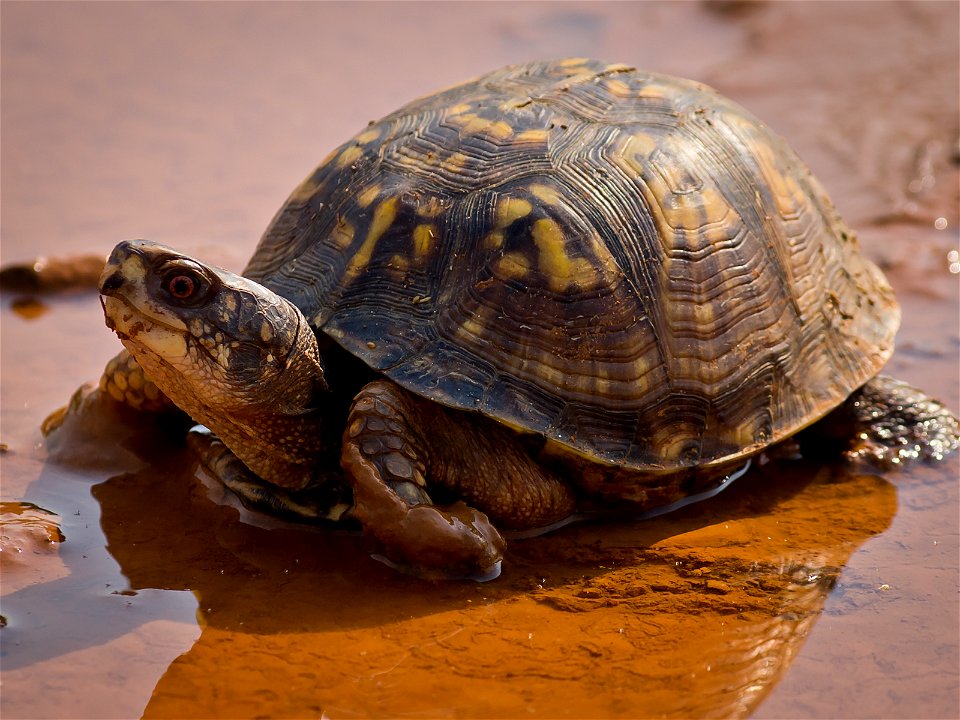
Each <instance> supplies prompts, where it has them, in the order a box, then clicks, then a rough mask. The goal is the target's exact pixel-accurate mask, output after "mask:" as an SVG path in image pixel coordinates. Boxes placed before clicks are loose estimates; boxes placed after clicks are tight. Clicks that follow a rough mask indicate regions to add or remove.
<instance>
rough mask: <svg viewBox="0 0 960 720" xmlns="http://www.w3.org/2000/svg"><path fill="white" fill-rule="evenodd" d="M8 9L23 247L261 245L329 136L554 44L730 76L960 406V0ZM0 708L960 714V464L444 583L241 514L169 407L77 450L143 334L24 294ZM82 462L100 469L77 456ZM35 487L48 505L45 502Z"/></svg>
mask: <svg viewBox="0 0 960 720" xmlns="http://www.w3.org/2000/svg"><path fill="white" fill-rule="evenodd" d="M738 8H740V6H739V5H737V4H726V5H723V6H711V7H710V8H706V9H705V8H704V7H703V6H701V5H697V4H681V5H659V4H652V3H651V4H637V5H622V4H617V5H606V4H590V5H579V4H562V5H553V4H523V3H514V4H510V5H509V6H508V5H480V4H471V5H465V4H464V5H455V6H454V5H445V4H440V5H435V6H434V5H430V6H426V5H417V4H404V5H382V6H371V5H369V4H368V5H364V6H363V7H354V6H350V5H345V4H344V5H341V4H317V5H312V4H310V5H308V4H302V5H301V4H295V5H267V4H243V5H221V4H218V5H212V4H175V5H173V4H171V5H165V4H157V5H154V4H105V5H80V4H66V5H64V4H26V3H23V4H20V3H13V4H11V3H4V4H3V6H2V10H0V12H2V21H3V22H2V69H0V72H2V78H0V80H2V93H3V96H2V101H3V102H2V109H0V112H2V117H0V120H2V133H3V135H2V144H3V156H2V163H0V174H2V177H0V180H2V186H3V195H2V228H0V230H2V246H0V259H2V261H3V262H4V263H9V262H13V261H20V260H25V259H28V258H32V257H35V256H37V255H41V254H47V253H55V254H64V253H74V252H82V251H97V252H104V253H105V252H106V251H108V250H109V248H110V247H112V245H113V244H114V243H115V242H116V241H117V240H119V239H122V238H128V237H148V238H150V239H153V240H157V241H160V242H165V243H168V244H171V245H175V246H177V247H180V248H183V249H184V250H187V251H189V252H192V253H195V254H197V255H200V256H202V257H205V258H207V259H209V260H211V261H213V262H216V263H219V264H222V265H225V266H227V267H230V268H232V269H237V268H239V267H241V266H242V265H243V262H244V260H245V258H246V256H247V255H248V254H249V253H250V252H251V251H252V248H253V247H254V245H255V243H256V239H257V237H258V235H259V233H260V232H261V231H262V229H263V228H264V227H265V226H266V224H267V222H268V220H269V218H270V216H271V214H272V213H273V211H274V210H276V208H278V207H279V205H280V203H281V202H282V200H283V198H284V197H285V196H286V194H287V192H289V190H290V189H292V187H293V186H294V185H295V184H296V182H297V181H298V180H299V179H300V178H301V177H303V176H304V175H306V173H307V172H309V171H310V170H311V169H312V167H313V166H314V165H315V164H316V162H318V161H319V160H320V159H321V158H322V157H323V156H324V155H325V154H326V153H327V151H328V150H329V149H330V148H332V147H333V146H334V145H336V144H337V143H339V142H340V141H342V140H343V139H344V138H346V137H348V136H349V135H350V134H352V133H353V132H355V131H356V130H357V129H358V128H360V127H362V126H363V125H364V124H365V123H366V122H367V121H368V120H370V119H373V118H376V117H379V116H380V115H382V114H384V113H385V112H387V111H389V110H392V109H393V108H394V107H396V106H398V105H399V104H401V103H402V102H404V101H405V100H407V99H409V98H411V97H413V96H416V95H418V94H423V93H427V92H430V91H432V90H433V89H435V88H437V87H441V86H444V85H447V84H450V83H453V82H456V81H458V80H461V79H464V78H466V77H469V76H472V75H476V74H478V73H480V72H483V71H486V70H489V69H491V68H494V67H497V66H500V65H503V64H505V63H508V62H518V61H523V60H527V59H530V58H535V57H549V56H561V55H579V54H586V55H594V56H601V57H605V58H609V59H611V60H616V61H623V62H629V63H633V64H637V65H640V66H644V67H649V68H652V69H656V70H660V71H665V72H671V73H675V74H680V75H686V76H690V77H696V78H698V79H700V80H703V81H705V82H707V83H709V84H711V85H713V86H715V87H717V88H718V89H719V90H721V91H722V92H724V93H726V94H728V95H730V96H732V97H734V98H735V99H736V100H738V101H739V102H741V103H742V104H744V105H746V106H747V107H748V108H750V109H751V110H752V111H753V112H754V113H756V114H757V115H759V116H760V117H762V118H764V120H766V121H767V122H768V123H769V124H770V125H771V126H772V127H774V128H775V129H776V130H778V131H779V132H780V133H781V134H783V135H784V136H786V137H787V139H788V140H789V142H790V143H791V144H792V145H793V146H794V147H795V148H796V149H797V150H798V151H799V152H800V154H801V155H802V156H803V157H804V158H805V159H806V160H807V161H808V163H809V164H810V165H811V166H812V168H813V170H814V172H815V173H816V174H817V176H818V177H819V178H820V180H821V182H823V184H824V185H825V186H826V187H827V189H828V190H829V192H830V194H831V196H832V197H833V199H834V200H835V202H836V203H837V205H838V207H839V209H840V210H841V212H842V213H843V214H844V216H845V217H846V219H847V221H848V223H849V224H851V225H852V226H853V227H855V228H857V230H858V233H859V236H860V238H861V242H862V243H863V245H864V248H865V251H866V252H867V253H868V254H869V255H870V256H872V257H873V258H875V259H876V260H878V261H879V262H881V264H882V265H883V266H884V268H885V270H886V271H887V273H888V276H889V277H890V280H891V282H892V283H893V284H894V286H895V288H896V290H897V292H898V296H899V298H900V300H901V302H902V303H903V305H904V318H903V328H902V330H901V332H900V335H899V336H898V350H897V353H896V355H895V356H894V358H893V360H892V361H891V364H890V366H889V368H888V370H889V372H890V373H891V374H893V375H896V376H898V377H902V378H903V379H905V380H909V381H912V382H914V383H916V384H918V385H921V386H922V387H924V388H925V389H927V390H929V391H930V392H932V393H933V394H935V395H937V396H939V397H940V398H942V399H943V400H944V401H946V402H947V403H948V405H950V406H951V407H952V408H954V409H960V378H958V357H960V335H958V325H960V292H958V283H957V275H956V274H952V273H951V271H950V267H949V265H950V262H951V261H950V259H949V258H948V253H949V252H950V251H951V250H956V249H957V228H958V227H960V216H958V165H957V162H958V157H957V156H958V153H960V148H958V127H957V120H956V118H957V116H958V97H957V87H958V77H957V75H958V70H957V68H958V67H960V62H958V61H960V50H958V40H957V37H956V32H955V29H956V27H957V24H958V20H960V17H958V14H960V11H958V7H957V6H956V5H955V4H948V3H930V4H925V3H912V4H904V5H894V4H888V3H881V4H868V3H851V4H824V3H820V4H816V5H815V6H814V5H812V4H801V3H792V4H769V5H765V6H760V7H758V8H755V9H751V8H749V7H748V8H747V9H745V10H744V9H742V8H741V9H739V10H738ZM0 311H2V326H0V333H2V346H0V369H2V375H0V400H2V408H0V442H3V443H5V444H6V445H7V446H8V448H9V449H8V450H7V451H6V452H5V453H3V454H2V455H0V469H2V478H0V479H2V495H3V500H5V501H11V502H16V501H27V502H31V503H34V504H35V505H36V506H39V508H43V509H46V510H48V511H52V512H54V513H56V516H57V517H58V518H59V526H60V528H62V531H63V534H64V535H65V538H66V539H65V541H64V542H62V543H59V542H58V543H51V542H50V540H51V538H53V539H56V537H55V536H54V535H52V534H51V525H50V520H51V517H52V516H50V515H48V514H46V513H44V512H42V511H40V510H36V509H34V508H26V509H24V508H22V507H15V506H10V505H4V506H3V507H2V508H0V511H2V513H3V515H2V518H0V519H3V520H4V524H3V525H2V535H3V537H2V538H0V547H2V550H3V552H2V554H0V571H2V574H0V581H2V585H0V593H2V607H3V609H2V612H3V615H4V616H5V617H6V619H7V622H8V624H7V626H6V627H4V628H3V629H2V631H0V642H2V657H0V659H2V683H3V687H2V696H0V715H2V716H3V717H4V718H17V717H37V718H40V717H127V716H136V715H144V716H149V717H208V716H209V717H239V716H251V717H252V716H299V717H303V716H325V717H369V716H375V717H376V716H395V717H404V716H411V717H518V716H525V715H530V716H534V717H541V718H554V717H643V716H671V717H692V716H717V717H725V716H747V715H753V716H755V717H918V718H919V717H944V718H949V717H957V716H958V715H960V703H958V676H960V656H958V637H960V617H958V608H957V602H956V591H957V583H958V580H960V571H958V556H960V544H958V536H960V531H958V507H960V501H958V483H957V477H958V462H957V458H956V456H954V457H953V458H951V459H950V461H949V462H947V463H945V464H944V465H942V466H939V467H934V468H930V467H920V468H915V469H912V470H909V471H906V472H900V473H894V474H889V475H887V476H885V477H879V476H874V475H868V474H856V473H851V472H848V471H844V470H842V469H838V468H828V467H820V466H816V465H813V464H810V463H805V462H786V461H774V462H770V463H768V464H765V465H761V466H758V467H756V468H754V469H753V470H751V472H750V473H749V474H748V475H747V476H746V477H744V478H742V479H740V480H738V481H737V482H736V483H735V484H734V486H733V487H731V488H730V489H729V490H728V491H726V492H724V493H722V494H721V495H719V496H717V497H716V498H714V499H712V500H710V501H708V502H706V503H703V504H700V505H697V506H692V507H688V508H685V509H684V510H682V511H679V512H678V513H675V514H673V515H670V516H665V517H661V518H656V519H654V520H651V521H647V522H625V521H624V522H614V523H605V524H599V523H598V524H583V525H576V526H571V527H567V528H564V529H562V530H560V531H558V532H556V533H554V534H552V535H548V536H544V537H539V538H532V539H528V540H517V541H514V542H512V543H511V547H510V551H509V553H508V556H507V559H506V562H505V570H504V573H503V575H502V576H501V577H500V578H499V579H498V580H496V581H494V582H491V583H486V584H482V585H481V584H476V583H439V584H434V583H426V582H423V581H418V580H414V579H412V578H408V577H403V576H399V575H397V574H396V573H394V572H392V571H390V570H389V569H388V568H386V567H384V566H382V565H380V564H379V563H376V562H375V561H373V560H371V559H370V558H369V557H368V555H367V553H366V548H365V546H364V544H363V541H362V539H361V538H359V537H358V536H355V535H351V534H348V533H334V532H330V531H325V530H311V529H303V528H294V527H292V526H285V525H277V524H274V525H271V526H268V527H261V526H257V525H253V524H250V523H247V522H244V521H243V520H244V519H243V518H242V517H241V516H240V515H239V514H238V512H237V511H236V510H235V509H234V508H233V507H231V506H229V505H225V504H223V503H222V502H221V500H222V497H220V496H219V495H218V494H217V491H216V490H215V489H214V490H211V489H210V488H208V486H207V485H205V484H204V483H203V482H202V481H201V479H199V478H198V477H197V474H196V472H195V467H194V465H193V462H192V460H191V458H190V456H189V454H188V453H187V452H186V451H185V450H184V449H183V448H182V447H179V446H178V445H177V443H176V442H175V441H171V440H168V439H165V437H164V436H163V435H162V433H160V432H159V431H157V430H156V429H150V428H142V427H137V426H136V424H135V423H134V422H133V421H131V420H130V419H129V418H120V419H115V420H114V422H113V423H112V424H108V425H107V426H106V428H105V429H104V428H101V429H99V430H97V429H95V430H94V434H96V432H100V433H101V434H103V433H105V432H107V433H109V436H108V437H109V438H110V441H109V442H108V443H104V442H103V441H102V440H100V441H99V442H96V443H94V444H92V445H90V446H85V447H81V448H79V449H75V452H74V455H75V456H74V457H73V458H72V459H73V461H74V462H73V464H72V465H71V466H69V467H67V466H64V465H61V464H58V463H55V462H52V461H50V460H49V458H48V449H47V448H46V446H45V444H44V442H43V440H42V437H41V434H40V430H39V426H40V423H41V421H42V420H43V418H44V417H45V416H46V415H47V414H48V413H49V412H50V411H52V410H53V409H54V408H56V407H58V406H60V405H62V404H63V403H65V402H66V401H67V399H68V398H69V397H70V395H71V394H72V392H73V391H74V390H75V389H76V387H77V386H78V385H79V384H80V383H81V382H83V381H87V380H94V379H96V377H97V376H98V374H99V372H100V370H101V369H102V367H103V365H104V363H105V362H106V360H107V359H108V358H109V357H111V356H112V355H113V354H114V353H115V351H116V349H117V347H118V345H117V342H116V340H115V338H114V337H113V336H112V335H111V334H110V333H109V332H108V331H107V330H106V328H105V327H104V326H103V320H102V313H101V311H100V308H99V303H98V302H97V301H96V298H95V296H94V295H92V294H77V295H72V296H58V297H56V298H42V299H40V300H39V301H36V300H34V301H29V302H28V301H27V299H26V298H24V297H22V296H19V295H15V294H14V295H10V294H5V295H4V296H3V298H2V310H0ZM78 462H82V464H83V467H85V468H86V469H83V470H80V469H77V463H78ZM21 510H26V511H25V512H20V511H21Z"/></svg>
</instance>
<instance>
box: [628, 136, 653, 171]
mask: <svg viewBox="0 0 960 720" xmlns="http://www.w3.org/2000/svg"><path fill="white" fill-rule="evenodd" d="M656 149H657V139H656V138H655V137H653V136H652V135H648V134H647V133H643V132H638V133H634V134H633V135H631V136H630V137H629V138H627V142H626V146H625V147H624V157H625V158H626V159H627V162H629V163H630V164H631V166H634V167H635V169H636V165H635V163H636V160H635V159H634V158H633V157H631V155H635V156H638V157H643V158H648V157H650V156H651V155H652V154H653V153H654V151H656Z"/></svg>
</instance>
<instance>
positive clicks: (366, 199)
mask: <svg viewBox="0 0 960 720" xmlns="http://www.w3.org/2000/svg"><path fill="white" fill-rule="evenodd" d="M379 194H380V186H379V185H371V186H370V187H368V188H367V189H366V190H364V191H363V192H362V193H360V194H359V195H358V196H357V202H358V203H359V204H360V207H363V208H365V207H370V205H371V204H373V201H374V200H376V199H377V195H379Z"/></svg>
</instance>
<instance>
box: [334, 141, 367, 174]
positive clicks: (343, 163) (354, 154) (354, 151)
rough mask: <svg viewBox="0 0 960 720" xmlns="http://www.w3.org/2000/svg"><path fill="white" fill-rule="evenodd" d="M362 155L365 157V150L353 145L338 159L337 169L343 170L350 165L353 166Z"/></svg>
mask: <svg viewBox="0 0 960 720" xmlns="http://www.w3.org/2000/svg"><path fill="white" fill-rule="evenodd" d="M361 155H363V150H361V149H360V148H359V147H357V146H356V145H351V146H350V147H348V148H347V149H346V150H344V151H343V152H342V153H340V157H338V158H337V167H338V168H341V169H342V168H345V167H347V166H348V165H352V164H353V163H355V162H356V161H357V160H358V159H359V158H360V156H361Z"/></svg>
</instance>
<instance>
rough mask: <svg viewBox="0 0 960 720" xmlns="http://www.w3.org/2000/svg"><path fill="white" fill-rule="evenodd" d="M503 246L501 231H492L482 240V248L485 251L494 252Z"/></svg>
mask: <svg viewBox="0 0 960 720" xmlns="http://www.w3.org/2000/svg"><path fill="white" fill-rule="evenodd" d="M501 245H503V231H502V230H494V231H493V232H491V233H489V234H488V235H487V236H486V237H485V238H484V239H483V246H484V247H485V248H486V249H487V250H496V249H497V248H499V247H500V246H501Z"/></svg>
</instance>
